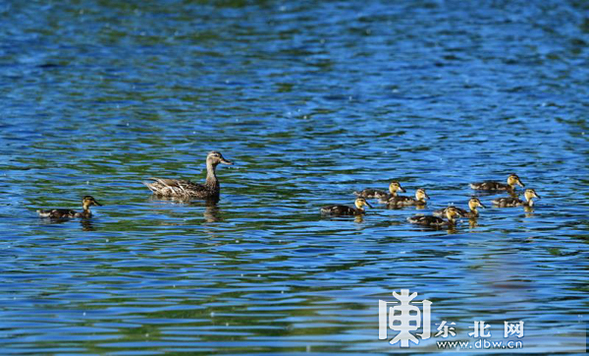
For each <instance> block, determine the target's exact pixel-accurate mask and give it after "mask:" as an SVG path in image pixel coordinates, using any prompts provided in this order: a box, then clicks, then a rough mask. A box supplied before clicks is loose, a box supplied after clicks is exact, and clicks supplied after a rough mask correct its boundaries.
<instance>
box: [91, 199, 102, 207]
mask: <svg viewBox="0 0 589 356" xmlns="http://www.w3.org/2000/svg"><path fill="white" fill-rule="evenodd" d="M92 203H93V204H94V205H98V206H102V204H100V203H99V202H97V201H96V199H92Z"/></svg>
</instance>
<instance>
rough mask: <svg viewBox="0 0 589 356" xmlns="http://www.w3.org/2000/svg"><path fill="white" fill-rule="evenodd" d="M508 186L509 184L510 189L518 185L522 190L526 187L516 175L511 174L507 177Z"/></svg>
mask: <svg viewBox="0 0 589 356" xmlns="http://www.w3.org/2000/svg"><path fill="white" fill-rule="evenodd" d="M507 184H509V186H510V187H515V185H516V184H517V185H519V186H520V187H522V188H523V187H525V186H526V185H525V184H524V183H522V181H521V180H520V179H519V177H518V176H517V174H515V173H511V174H510V175H509V177H507Z"/></svg>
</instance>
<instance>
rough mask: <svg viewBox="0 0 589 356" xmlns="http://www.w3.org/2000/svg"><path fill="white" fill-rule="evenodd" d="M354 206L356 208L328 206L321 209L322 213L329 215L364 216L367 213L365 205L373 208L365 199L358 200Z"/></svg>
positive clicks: (359, 198)
mask: <svg viewBox="0 0 589 356" xmlns="http://www.w3.org/2000/svg"><path fill="white" fill-rule="evenodd" d="M354 205H355V206H356V207H355V208H353V207H351V206H347V205H328V206H324V207H322V208H321V213H322V214H329V215H362V214H365V213H366V211H365V210H364V206H365V205H368V206H369V207H371V208H372V205H370V204H368V202H367V201H366V199H365V198H363V197H358V198H356V201H355V202H354Z"/></svg>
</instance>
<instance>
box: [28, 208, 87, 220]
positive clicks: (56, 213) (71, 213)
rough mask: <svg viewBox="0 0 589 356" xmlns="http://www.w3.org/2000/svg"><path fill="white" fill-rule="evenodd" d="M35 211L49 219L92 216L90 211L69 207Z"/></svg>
mask: <svg viewBox="0 0 589 356" xmlns="http://www.w3.org/2000/svg"><path fill="white" fill-rule="evenodd" d="M37 213H38V214H39V216H40V217H42V218H50V219H74V218H83V219H88V218H91V217H92V213H91V212H90V211H82V212H77V211H75V210H70V209H51V210H37Z"/></svg>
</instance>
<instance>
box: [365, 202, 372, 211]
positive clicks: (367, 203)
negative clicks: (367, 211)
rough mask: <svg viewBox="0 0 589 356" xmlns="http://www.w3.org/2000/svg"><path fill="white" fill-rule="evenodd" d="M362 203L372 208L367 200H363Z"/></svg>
mask: <svg viewBox="0 0 589 356" xmlns="http://www.w3.org/2000/svg"><path fill="white" fill-rule="evenodd" d="M364 204H366V205H368V206H369V207H370V208H371V209H372V205H370V203H369V202H367V201H365V202H364Z"/></svg>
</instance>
